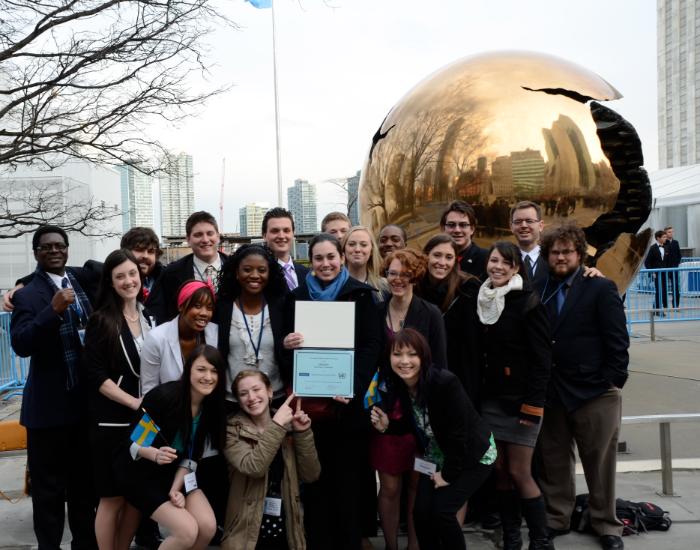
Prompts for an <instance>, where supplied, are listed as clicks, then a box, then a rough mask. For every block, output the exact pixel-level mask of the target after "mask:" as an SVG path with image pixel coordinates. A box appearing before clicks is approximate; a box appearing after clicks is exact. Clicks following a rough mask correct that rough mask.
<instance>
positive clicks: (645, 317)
mask: <svg viewBox="0 0 700 550" xmlns="http://www.w3.org/2000/svg"><path fill="white" fill-rule="evenodd" d="M684 260H688V261H684V262H682V263H681V265H680V266H679V267H674V268H668V269H642V270H640V272H639V273H638V274H637V276H636V277H635V279H634V280H633V281H632V284H631V285H630V286H629V288H628V289H627V293H626V294H625V313H626V314H627V326H628V329H629V331H630V332H631V331H632V325H633V324H636V323H650V324H651V325H652V328H653V325H654V323H656V322H661V323H668V322H674V321H698V320H700V258H684ZM652 332H653V330H652Z"/></svg>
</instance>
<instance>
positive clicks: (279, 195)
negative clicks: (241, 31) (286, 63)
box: [271, 0, 284, 206]
mask: <svg viewBox="0 0 700 550" xmlns="http://www.w3.org/2000/svg"><path fill="white" fill-rule="evenodd" d="M271 3H272V74H273V80H274V88H275V146H276V150H277V205H278V206H284V202H283V200H282V155H281V153H280V104H279V103H280V102H279V97H278V95H277V47H276V37H275V0H272V2H271Z"/></svg>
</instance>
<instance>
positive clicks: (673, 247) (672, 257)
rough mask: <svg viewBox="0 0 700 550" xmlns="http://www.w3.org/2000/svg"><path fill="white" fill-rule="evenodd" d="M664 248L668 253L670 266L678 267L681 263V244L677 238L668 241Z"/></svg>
mask: <svg viewBox="0 0 700 550" xmlns="http://www.w3.org/2000/svg"><path fill="white" fill-rule="evenodd" d="M664 249H665V250H666V252H667V253H668V254H667V257H668V261H667V264H668V267H678V266H679V265H681V245H679V244H678V241H677V240H676V239H673V240H671V241H666V244H665V245H664Z"/></svg>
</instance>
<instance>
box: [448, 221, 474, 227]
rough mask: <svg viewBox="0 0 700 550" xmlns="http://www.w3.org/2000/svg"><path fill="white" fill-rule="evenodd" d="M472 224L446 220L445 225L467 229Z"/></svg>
mask: <svg viewBox="0 0 700 550" xmlns="http://www.w3.org/2000/svg"><path fill="white" fill-rule="evenodd" d="M470 225H471V224H469V223H467V222H445V227H447V228H448V229H454V228H455V227H459V228H460V229H466V228H467V227H469V226H470Z"/></svg>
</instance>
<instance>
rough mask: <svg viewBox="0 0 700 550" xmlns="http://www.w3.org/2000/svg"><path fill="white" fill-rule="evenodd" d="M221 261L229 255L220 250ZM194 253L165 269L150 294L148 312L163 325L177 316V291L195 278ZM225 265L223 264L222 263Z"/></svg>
mask: <svg viewBox="0 0 700 550" xmlns="http://www.w3.org/2000/svg"><path fill="white" fill-rule="evenodd" d="M219 256H221V261H222V262H224V261H225V260H226V258H227V257H228V256H227V255H226V254H223V253H222V252H219ZM193 258H194V254H188V255H187V256H184V257H183V258H180V259H179V260H176V261H174V262H172V263H170V264H168V265H167V266H165V268H164V269H163V271H162V273H161V274H160V277H158V279H157V280H156V282H155V284H154V285H153V289H152V290H151V292H150V294H149V296H148V313H149V314H150V315H153V316H154V317H155V319H156V323H157V324H159V325H162V324H163V323H167V322H168V321H170V320H172V319H174V318H175V317H176V316H177V291H178V290H179V288H180V286H181V285H182V283H184V282H185V281H187V280H189V279H194V260H193ZM222 265H223V264H222Z"/></svg>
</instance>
